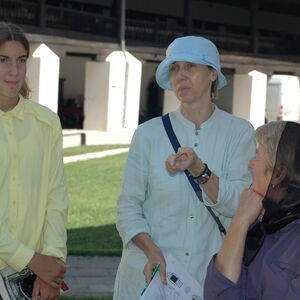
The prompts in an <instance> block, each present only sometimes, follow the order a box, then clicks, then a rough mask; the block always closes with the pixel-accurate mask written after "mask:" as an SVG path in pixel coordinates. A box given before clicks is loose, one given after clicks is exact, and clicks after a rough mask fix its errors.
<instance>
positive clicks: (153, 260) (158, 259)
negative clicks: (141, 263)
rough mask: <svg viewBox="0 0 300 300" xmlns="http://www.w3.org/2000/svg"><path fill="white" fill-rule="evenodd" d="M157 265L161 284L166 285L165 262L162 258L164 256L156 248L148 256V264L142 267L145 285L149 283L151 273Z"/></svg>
mask: <svg viewBox="0 0 300 300" xmlns="http://www.w3.org/2000/svg"><path fill="white" fill-rule="evenodd" d="M157 263H160V266H159V268H158V273H159V275H160V279H161V282H162V283H163V284H167V278H166V261H165V258H164V255H163V253H162V251H161V250H160V249H159V248H158V247H157V248H156V249H155V250H154V251H153V252H151V253H149V254H148V262H147V263H146V265H145V267H144V275H145V280H146V282H147V284H149V283H150V281H151V277H152V272H153V270H154V268H155V266H156V265H157Z"/></svg>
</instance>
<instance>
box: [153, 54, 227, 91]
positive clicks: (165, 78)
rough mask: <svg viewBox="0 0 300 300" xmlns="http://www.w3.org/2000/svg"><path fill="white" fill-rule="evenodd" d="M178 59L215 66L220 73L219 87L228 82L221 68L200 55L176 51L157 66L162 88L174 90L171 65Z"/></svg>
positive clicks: (158, 78)
mask: <svg viewBox="0 0 300 300" xmlns="http://www.w3.org/2000/svg"><path fill="white" fill-rule="evenodd" d="M176 61H186V62H191V63H195V64H199V65H205V66H210V67H212V68H214V69H215V70H216V72H217V74H218V85H217V89H218V90H219V89H221V88H222V87H224V86H225V85H226V84H227V80H226V78H225V76H224V75H223V73H222V72H221V70H218V68H217V67H216V66H214V65H213V64H210V63H208V62H207V61H205V60H204V59H203V58H201V57H199V55H197V56H196V57H195V55H192V54H190V55H189V54H186V53H184V54H181V53H176V54H174V55H170V56H169V57H167V58H165V59H164V60H163V61H162V62H161V63H160V64H159V65H158V67H157V70H156V81H157V83H158V85H159V86H160V87H161V88H163V89H166V90H169V91H172V90H173V88H172V85H171V82H170V80H169V67H170V65H171V64H172V63H174V62H176Z"/></svg>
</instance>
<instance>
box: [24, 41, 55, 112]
mask: <svg viewBox="0 0 300 300" xmlns="http://www.w3.org/2000/svg"><path fill="white" fill-rule="evenodd" d="M27 78H28V84H29V86H30V89H31V90H32V92H31V99H32V100H33V101H36V102H38V103H40V104H42V105H44V106H47V107H48V108H50V109H51V110H52V111H54V112H55V113H56V112H57V107H58V83H59V57H58V56H57V55H56V54H55V53H54V52H53V51H52V50H51V49H50V48H48V47H47V46H46V45H45V44H41V45H40V46H39V47H38V48H37V49H36V50H35V51H34V53H33V54H32V57H31V58H29V59H28V62H27Z"/></svg>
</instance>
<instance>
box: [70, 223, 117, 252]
mask: <svg viewBox="0 0 300 300" xmlns="http://www.w3.org/2000/svg"><path fill="white" fill-rule="evenodd" d="M121 253H122V241H121V238H120V236H119V234H118V232H117V230H116V226H115V224H111V225H105V226H97V227H84V228H74V229H69V230H68V254H69V255H105V256H121Z"/></svg>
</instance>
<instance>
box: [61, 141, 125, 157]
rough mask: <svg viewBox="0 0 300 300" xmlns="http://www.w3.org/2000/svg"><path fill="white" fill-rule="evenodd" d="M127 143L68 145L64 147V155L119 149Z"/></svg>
mask: <svg viewBox="0 0 300 300" xmlns="http://www.w3.org/2000/svg"><path fill="white" fill-rule="evenodd" d="M128 147H129V145H127V144H126V145H122V144H120V145H89V146H88V145H82V146H78V147H70V148H65V149H64V150H63V151H64V156H72V155H78V154H85V153H91V152H98V151H104V150H111V149H119V148H128Z"/></svg>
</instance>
